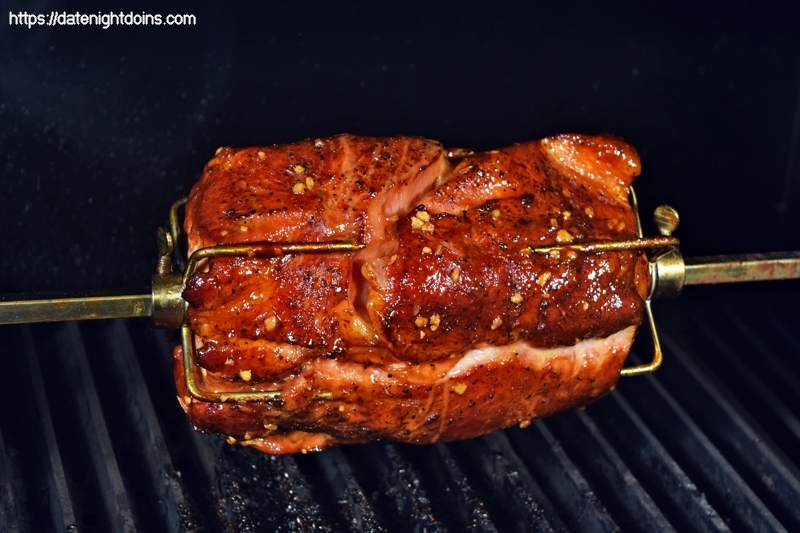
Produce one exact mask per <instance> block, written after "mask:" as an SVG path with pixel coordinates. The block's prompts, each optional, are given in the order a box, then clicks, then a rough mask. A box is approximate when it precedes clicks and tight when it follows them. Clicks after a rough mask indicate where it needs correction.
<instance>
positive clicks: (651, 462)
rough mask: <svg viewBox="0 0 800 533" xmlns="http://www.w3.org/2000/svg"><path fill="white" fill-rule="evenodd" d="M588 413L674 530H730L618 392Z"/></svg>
mask: <svg viewBox="0 0 800 533" xmlns="http://www.w3.org/2000/svg"><path fill="white" fill-rule="evenodd" d="M586 413H587V415H588V416H590V417H591V418H592V419H593V420H595V422H596V423H598V424H602V426H603V428H604V434H605V435H606V436H607V438H609V439H611V440H612V441H613V446H614V448H615V449H616V450H619V451H620V452H623V453H625V454H626V456H625V462H626V464H627V465H628V467H629V468H631V469H632V470H634V471H635V472H636V474H637V478H638V480H639V482H640V483H642V484H643V485H644V486H645V488H646V490H647V491H648V494H649V495H650V497H652V498H653V499H654V500H655V501H656V503H657V504H658V506H659V509H661V510H662V511H663V512H665V514H666V515H667V516H669V517H670V519H671V520H672V521H673V522H675V523H674V524H673V525H674V526H675V529H677V530H678V531H698V532H704V533H716V532H727V531H730V528H729V527H728V526H727V525H726V524H725V522H724V521H723V520H722V518H720V516H719V515H718V514H717V512H716V511H715V510H714V508H713V507H712V506H711V505H710V504H709V503H708V500H706V498H705V495H704V494H703V493H702V492H700V491H699V490H698V489H697V487H696V486H695V485H694V483H693V482H692V481H691V480H690V479H689V477H688V476H687V475H686V473H685V472H684V471H683V470H682V469H681V467H680V465H679V464H678V463H677V462H676V461H675V459H673V458H672V456H670V454H669V452H667V450H666V449H665V448H664V446H663V445H662V443H661V441H659V440H658V438H657V437H656V436H655V435H653V433H652V432H651V431H650V429H648V427H647V426H646V424H645V423H644V421H643V420H642V418H641V417H639V415H638V414H637V413H636V411H635V410H634V409H633V407H631V405H630V404H629V403H628V402H627V400H625V398H624V396H623V394H622V393H621V392H620V391H619V390H617V391H614V392H613V393H611V395H609V397H608V399H607V400H605V401H601V402H598V403H596V404H593V405H591V406H589V407H588V408H587V409H586Z"/></svg>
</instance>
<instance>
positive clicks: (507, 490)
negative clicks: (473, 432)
mask: <svg viewBox="0 0 800 533" xmlns="http://www.w3.org/2000/svg"><path fill="white" fill-rule="evenodd" d="M449 447H450V448H451V449H452V450H453V451H454V453H456V454H457V456H458V457H459V458H461V461H460V462H461V465H462V468H464V470H465V471H467V473H468V476H469V477H470V479H471V483H472V485H473V488H474V489H475V491H476V492H477V493H478V495H479V497H480V498H481V499H482V501H483V502H484V504H485V505H486V507H487V509H488V510H489V514H490V516H491V517H492V520H493V521H494V523H495V524H497V527H498V529H499V530H500V531H520V532H525V531H565V530H566V526H565V525H564V523H563V522H562V521H561V519H560V518H559V517H558V513H556V511H555V508H554V506H553V504H552V503H551V502H550V500H549V499H548V498H547V496H546V495H545V492H544V490H542V488H541V486H540V485H539V484H538V483H537V482H536V480H535V479H534V478H533V476H532V475H531V473H530V471H529V470H528V468H527V466H526V465H525V464H524V462H523V461H522V459H520V457H519V456H518V455H517V454H516V452H514V449H513V447H512V446H511V443H510V442H509V441H508V437H507V436H506V435H505V433H504V432H502V431H496V432H494V433H490V434H489V435H486V436H485V437H482V438H480V439H472V440H468V441H464V442H460V443H452V444H450V445H449Z"/></svg>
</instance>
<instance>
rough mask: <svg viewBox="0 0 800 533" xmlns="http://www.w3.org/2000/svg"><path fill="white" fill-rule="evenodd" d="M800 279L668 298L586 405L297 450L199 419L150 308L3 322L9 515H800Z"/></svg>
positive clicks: (0, 516) (108, 523)
mask: <svg viewBox="0 0 800 533" xmlns="http://www.w3.org/2000/svg"><path fill="white" fill-rule="evenodd" d="M797 288H798V285H797V282H785V283H783V284H778V283H777V282H776V283H773V284H768V285H763V284H762V285H760V286H750V287H746V286H745V287H742V286H739V287H717V288H690V289H687V290H686V294H684V295H683V296H681V297H680V299H678V300H673V301H659V302H656V306H655V307H656V309H655V310H656V314H657V320H658V322H659V324H660V328H661V341H662V344H663V346H664V349H665V351H666V362H665V363H664V366H663V367H662V369H660V370H659V371H658V372H657V373H656V374H655V375H652V376H646V377H638V378H628V379H622V380H621V381H620V383H619V385H618V387H617V390H615V391H614V392H613V393H612V394H611V395H610V396H608V397H607V398H604V399H602V400H601V401H599V402H597V403H596V404H594V405H591V406H589V407H587V408H586V409H585V410H582V411H573V412H567V413H564V414H561V415H558V416H555V417H552V418H549V419H546V420H540V421H536V422H534V423H533V424H532V425H531V426H530V427H528V428H526V429H520V428H512V429H508V430H506V431H499V432H496V433H493V434H491V435H488V436H485V437H483V438H479V439H474V440H471V441H465V442H456V443H449V444H440V445H434V446H411V445H403V444H397V443H387V442H379V443H374V444H369V445H358V446H347V447H340V448H334V449H331V450H328V451H324V452H321V453H317V454H309V455H296V456H284V457H271V456H267V455H262V454H260V453H258V452H255V451H253V450H250V449H246V448H241V447H238V446H230V445H228V444H226V443H225V441H224V439H223V438H221V437H218V436H212V435H202V434H199V433H196V432H194V431H193V430H192V429H190V427H189V425H188V423H187V420H186V418H185V416H184V414H183V411H182V410H181V408H180V406H179V405H178V402H177V400H176V398H175V391H174V385H173V383H172V377H171V371H170V367H169V353H170V347H171V344H170V343H168V342H167V341H166V340H165V336H164V333H163V332H162V331H158V330H152V329H150V327H149V326H148V325H147V323H145V322H142V321H136V320H128V321H102V322H93V323H89V322H85V323H80V324H78V323H66V324H56V325H35V326H13V327H12V326H4V327H2V328H0V346H3V360H4V361H5V362H7V367H6V369H5V371H4V372H3V373H2V374H1V375H0V394H1V395H2V397H1V398H0V401H1V402H2V405H3V406H4V407H3V409H2V410H0V434H2V441H0V445H1V448H0V452H2V453H0V482H1V483H2V485H0V491H2V507H0V511H2V512H0V530H2V531H10V532H16V531H19V532H29V531H30V532H40V531H61V530H64V529H65V528H66V530H67V531H87V532H88V531H147V532H150V531H196V532H213V531H231V532H249V531H620V530H621V531H670V530H674V531H728V530H732V531H784V530H785V531H797V530H798V528H800V474H799V473H798V470H797V466H796V465H797V464H798V459H799V456H800V451H798V450H800V447H799V446H798V444H800V442H799V441H800V357H798V355H800V334H798V330H797V327H796V324H797V323H798V321H799V320H800V311H798V310H797V308H796V306H795V305H794V304H793V301H792V300H791V298H790V297H789V296H788V295H790V294H791V293H792V292H793V291H796V290H797ZM648 350H649V346H647V344H646V343H643V344H641V345H637V350H636V353H634V354H633V355H632V356H631V359H632V362H636V360H637V358H638V359H642V358H644V357H645V354H646V355H647V356H649V353H648Z"/></svg>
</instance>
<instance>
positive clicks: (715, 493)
mask: <svg viewBox="0 0 800 533" xmlns="http://www.w3.org/2000/svg"><path fill="white" fill-rule="evenodd" d="M664 340H665V338H664V335H663V330H662V342H663V341H664ZM667 349H669V350H672V349H673V348H672V347H669V348H667ZM629 360H630V361H631V363H633V364H639V361H641V358H639V357H638V356H637V355H636V354H635V353H632V354H631V356H629ZM672 364H673V363H670V362H665V364H664V366H663V367H662V368H661V369H660V370H659V377H658V378H656V377H655V376H652V375H647V376H643V377H641V378H640V379H637V380H636V383H631V382H630V381H628V382H626V381H622V382H621V383H620V384H619V386H618V390H621V391H622V392H623V393H624V394H625V396H626V397H630V398H631V400H629V401H630V403H631V404H632V405H635V406H636V409H637V411H638V412H639V413H640V416H641V417H642V418H644V419H646V420H648V421H649V422H650V427H651V428H652V429H653V432H654V433H655V434H656V435H657V436H658V438H659V439H660V440H661V442H662V443H663V444H664V445H665V446H666V448H667V449H668V450H670V454H671V455H672V456H673V457H675V458H676V459H677V460H678V461H679V462H680V464H681V466H682V467H683V469H684V470H685V471H686V472H687V474H688V475H689V477H690V478H691V479H692V480H693V481H694V482H695V484H696V485H697V486H698V488H700V490H702V491H703V492H704V493H705V494H706V497H708V498H709V502H710V503H711V505H712V506H713V507H714V508H715V509H716V510H717V512H718V513H719V515H720V516H721V517H722V518H723V520H725V521H726V522H728V523H731V525H732V529H748V530H752V531H785V529H784V528H783V526H782V525H781V524H780V522H778V520H777V519H776V518H775V516H774V515H773V514H772V513H771V512H770V511H769V509H767V507H766V506H765V505H764V503H763V502H762V501H761V500H760V499H759V498H758V496H756V494H755V492H753V490H752V489H751V488H750V486H749V485H748V484H747V483H746V482H745V481H744V480H743V479H742V477H741V476H740V475H739V473H738V472H737V471H736V469H735V468H734V467H733V466H732V465H731V464H730V463H729V462H728V461H727V460H726V459H725V457H724V456H723V455H722V453H720V451H719V450H718V449H717V447H716V446H715V445H714V444H713V443H712V442H711V440H710V439H709V438H708V437H707V436H706V435H705V434H704V433H703V431H702V430H701V429H700V427H699V426H698V425H697V424H696V423H695V422H694V421H693V420H692V419H691V417H690V416H689V415H688V414H687V413H686V411H684V410H683V408H682V407H681V406H680V405H679V403H678V401H677V400H676V399H675V398H674V397H673V395H672V394H670V393H669V392H668V391H667V389H666V388H665V387H664V385H662V384H661V380H660V379H659V378H661V375H662V374H663V373H664V372H665V370H666V369H667V368H669V366H671V365H672ZM680 379H684V380H685V379H686V376H685V375H684V374H680ZM675 390H676V391H679V392H682V391H681V387H680V386H679V387H678V388H677V389H675Z"/></svg>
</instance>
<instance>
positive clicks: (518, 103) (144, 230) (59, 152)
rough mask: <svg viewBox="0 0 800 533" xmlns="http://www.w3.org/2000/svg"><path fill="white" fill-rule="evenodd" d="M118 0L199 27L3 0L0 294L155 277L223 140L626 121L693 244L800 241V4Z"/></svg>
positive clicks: (80, 6) (766, 246) (511, 131)
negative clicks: (161, 231) (30, 22)
mask: <svg viewBox="0 0 800 533" xmlns="http://www.w3.org/2000/svg"><path fill="white" fill-rule="evenodd" d="M117 4H118V3H114V4H113V5H114V7H113V9H114V10H116V11H119V10H124V11H126V12H127V11H134V12H142V11H144V12H148V13H160V14H162V15H164V16H166V15H167V14H168V13H191V14H194V15H196V17H197V24H196V25H195V26H189V27H175V26H160V27H141V26H138V27H136V26H134V27H120V26H117V27H112V28H110V29H107V30H103V29H102V28H100V27H96V26H95V27H35V28H33V29H28V28H27V27H23V26H11V25H9V24H8V18H7V17H8V12H9V11H14V12H17V11H29V12H34V13H49V12H50V11H51V10H59V11H62V10H66V11H71V12H74V11H81V12H95V13H96V12H97V11H103V12H107V11H108V10H109V9H111V8H110V7H109V4H108V3H101V2H70V1H62V2H56V1H48V0H41V1H38V2H18V1H14V0H11V1H8V0H6V1H4V2H2V5H1V6H0V8H2V9H0V235H2V237H0V243H2V247H1V248H0V250H1V251H2V253H0V292H16V291H52V290H56V289H58V290H61V289H84V288H110V287H123V286H144V285H145V284H146V283H147V280H148V278H149V276H150V275H151V273H152V271H153V269H154V266H155V257H156V247H155V231H156V228H157V227H158V226H159V225H161V224H163V223H164V222H165V220H166V215H167V209H168V207H169V205H170V204H171V203H172V202H173V201H174V200H175V199H177V198H178V197H180V196H182V195H185V194H187V193H188V191H189V188H190V187H191V186H192V184H193V183H194V182H195V181H196V179H197V178H198V176H199V174H200V172H201V170H202V168H203V165H204V163H205V162H206V161H207V160H208V159H209V158H210V157H211V156H212V155H213V153H214V150H215V149H216V148H217V147H218V146H220V145H232V146H241V145H249V144H256V143H258V144H267V143H281V142H291V141H295V140H299V139H302V138H306V137H320V136H326V135H332V134H336V133H341V132H352V133H358V134H369V135H391V134H414V135H423V136H427V137H431V138H434V139H438V140H440V141H442V142H443V143H444V144H445V145H449V146H464V147H469V148H473V149H477V150H483V149H491V148H497V147H501V146H503V145H506V144H509V143H513V142H517V141H523V140H527V139H531V138H538V137H542V136H545V135H550V134H553V133H558V132H581V133H599V132H610V133H614V134H617V135H620V136H622V137H623V138H625V139H626V140H627V141H629V142H630V143H632V144H633V145H634V146H636V147H637V149H638V150H639V151H640V154H641V155H642V159H643V167H644V173H643V176H642V178H641V179H640V180H639V182H638V185H637V189H638V194H639V197H640V200H641V203H642V207H643V215H645V217H646V218H647V219H648V220H649V218H650V216H649V213H650V212H651V211H652V209H653V208H654V207H655V206H656V205H658V204H659V203H663V202H667V203H670V204H672V205H674V206H675V207H676V208H677V209H678V210H679V211H680V213H681V215H682V226H681V228H680V229H679V230H678V232H677V236H679V237H681V238H682V239H683V245H682V248H683V250H684V253H685V254H686V255H704V254H715V253H735V252H754V251H769V250H779V249H789V248H795V249H796V248H800V223H798V217H799V216H800V206H799V205H798V203H800V187H798V179H799V176H798V174H800V157H798V151H799V149H800V142H799V141H798V127H800V126H799V125H798V124H799V123H800V111H798V109H799V108H798V102H799V101H798V98H799V97H800V91H799V88H800V2H757V3H756V2H754V3H746V2H731V1H725V2H709V1H699V2H692V3H685V4H676V5H671V6H666V5H661V6H660V7H657V8H653V7H650V6H649V4H650V3H649V2H642V1H637V2H621V3H610V2H599V1H593V2H589V1H585V2H552V1H550V2H520V3H503V4H492V5H490V4H489V3H482V4H475V5H472V4H463V5H461V4H453V5H450V6H447V7H442V6H440V5H438V3H435V2H415V3H411V2H402V3H395V2H392V3H378V2H372V3H364V4H356V3H335V4H334V3H322V2H320V3H297V2H294V3H292V5H288V4H289V3H288V2H274V3H267V4H268V5H265V6H261V7H260V8H258V9H256V8H231V7H223V4H222V3H220V2H214V3H210V5H204V4H203V3H199V2H197V3H181V4H179V3H173V2H170V3H165V2H150V3H138V4H136V5H135V6H134V5H132V4H125V5H124V6H121V5H117ZM664 4H666V3H664Z"/></svg>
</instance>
